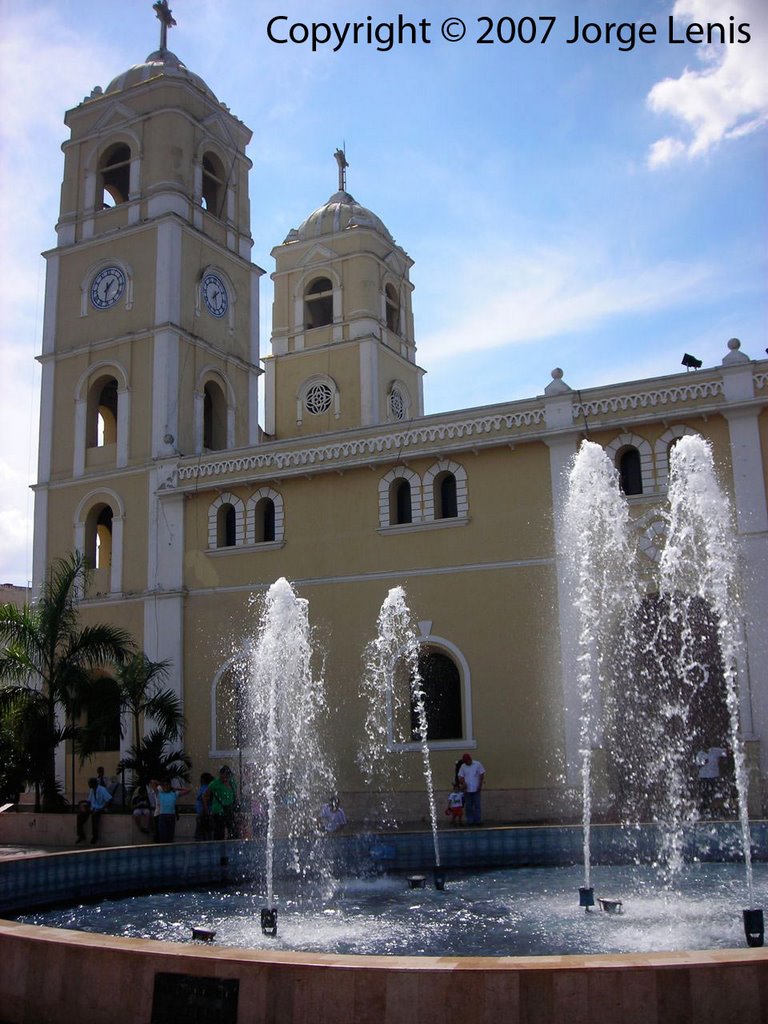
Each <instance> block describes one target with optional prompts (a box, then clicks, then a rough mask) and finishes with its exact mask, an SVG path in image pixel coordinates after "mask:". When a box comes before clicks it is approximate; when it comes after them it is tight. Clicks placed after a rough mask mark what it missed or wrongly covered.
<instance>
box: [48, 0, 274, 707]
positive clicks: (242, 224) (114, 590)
mask: <svg viewBox="0 0 768 1024" xmlns="http://www.w3.org/2000/svg"><path fill="white" fill-rule="evenodd" d="M154 10H155V13H156V14H157V17H158V18H159V19H160V46H159V48H158V49H157V50H155V51H154V52H152V53H151V54H150V55H149V56H148V57H147V58H146V60H145V61H143V62H142V63H140V64H137V65H135V66H134V67H131V68H129V69H128V70H127V71H125V72H124V73H123V74H121V75H118V76H117V77H116V78H115V79H114V80H113V81H112V82H110V83H109V85H107V87H106V88H104V89H102V88H100V87H96V88H94V89H93V91H92V92H91V93H90V95H88V96H86V97H85V99H84V100H83V101H82V102H81V103H80V104H78V105H77V106H76V107H75V108H74V109H72V110H69V111H68V112H67V114H66V116H65V123H66V124H67V126H68V128H69V130H70V137H69V139H68V140H67V141H66V142H65V143H64V145H63V147H62V148H63V151H64V180H63V184H62V189H61V207H60V214H59V220H58V223H57V227H56V231H57V245H56V247H55V248H54V249H52V250H51V251H49V252H47V253H45V254H44V255H45V259H46V261H47V277H46V295H45V314H44V327H43V344H42V354H41V356H40V357H39V358H40V362H41V364H42V402H41V420H40V449H39V463H38V483H37V486H36V501H35V560H34V576H35V582H36V585H39V583H40V581H41V580H42V578H43V576H44V574H45V572H46V569H47V567H48V565H49V564H50V563H51V561H52V560H53V559H54V558H56V557H58V556H61V555H65V554H67V553H69V552H71V551H72V550H73V549H77V550H80V551H82V552H84V553H85V555H86V556H87V557H88V559H89V561H90V562H91V564H92V566H93V567H94V572H93V580H92V585H91V590H90V592H89V593H88V594H87V595H85V596H86V597H88V598H89V599H90V601H109V602H111V603H112V605H113V607H112V608H111V610H110V615H111V617H112V618H113V619H114V618H115V617H116V616H117V615H118V614H119V615H121V616H122V614H123V613H122V611H120V609H125V610H126V611H125V624H126V625H128V626H129V627H130V628H131V630H132V632H133V633H134V635H136V637H137V640H139V642H140V643H141V644H142V646H143V649H144V650H145V651H146V652H147V653H148V654H149V656H150V657H152V658H156V659H160V658H168V659H170V660H171V661H172V662H173V665H174V672H179V673H180V672H181V667H180V666H181V665H182V662H183V659H182V643H183V640H182V636H183V605H184V596H183V577H182V570H183V549H184V526H185V523H184V502H183V498H182V497H181V496H180V495H175V494H167V493H165V494H164V489H167V482H168V481H169V480H170V479H171V478H172V477H173V474H174V472H175V467H176V463H177V461H178V459H179V458H180V457H181V456H189V455H193V456H194V455H196V454H202V453H203V452H204V451H206V450H211V449H220V450H226V449H231V448H234V447H236V446H238V447H244V446H247V445H253V444H256V443H257V442H258V440H259V427H258V399H257V395H258V388H257V385H258V376H259V374H260V373H261V370H260V369H259V338H258V322H259V316H258V314H259V297H258V286H259V278H260V276H261V274H262V273H263V271H261V270H260V269H259V268H258V267H257V266H255V265H254V264H253V263H252V262H251V260H250V253H251V247H252V239H251V233H250V207H249V197H248V171H249V169H250V166H251V163H250V160H249V159H248V157H247V156H246V152H245V149H246V146H247V144H248V142H249V140H250V138H251V132H250V130H249V129H248V128H247V127H246V126H245V125H244V124H243V123H242V122H241V121H239V120H238V118H237V117H235V116H234V114H232V113H231V111H230V110H229V109H228V108H227V107H226V106H225V105H224V104H223V103H221V102H219V100H218V99H217V98H216V96H215V95H214V93H213V92H212V90H211V89H210V88H209V86H208V85H207V84H206V83H205V82H204V81H203V80H202V78H200V77H199V76H198V75H196V74H194V73H193V72H191V71H190V70H189V69H188V68H187V67H186V66H185V65H184V64H183V62H182V61H181V60H180V59H179V58H178V57H177V56H176V55H175V54H174V53H172V52H171V51H170V50H169V49H168V45H167V36H168V31H169V29H171V28H172V27H173V26H174V25H175V21H174V20H173V17H172V15H171V11H170V9H169V7H168V3H167V0H158V2H157V3H155V4H154ZM118 602H119V603H118ZM175 685H176V686H177V687H178V689H179V693H181V692H182V689H181V680H180V678H178V679H176V680H175Z"/></svg>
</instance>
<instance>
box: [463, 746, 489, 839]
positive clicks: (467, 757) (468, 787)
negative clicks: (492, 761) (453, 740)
mask: <svg viewBox="0 0 768 1024" xmlns="http://www.w3.org/2000/svg"><path fill="white" fill-rule="evenodd" d="M462 761H463V762H464V764H463V765H462V766H461V768H459V785H460V786H461V788H462V790H463V792H464V813H465V815H466V820H467V824H468V825H480V824H481V819H482V811H481V807H480V793H481V791H482V788H483V780H484V779H485V768H484V767H483V766H482V764H480V762H479V761H475V760H474V759H473V758H472V755H471V754H464V756H463V757H462Z"/></svg>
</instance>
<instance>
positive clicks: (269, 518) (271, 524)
mask: <svg viewBox="0 0 768 1024" xmlns="http://www.w3.org/2000/svg"><path fill="white" fill-rule="evenodd" d="M274 539H275V503H274V501H273V500H272V499H271V498H261V500H260V501H259V502H258V503H257V505H256V508H255V509H254V542H255V543H256V544H266V543H269V542H270V541H273V540H274Z"/></svg>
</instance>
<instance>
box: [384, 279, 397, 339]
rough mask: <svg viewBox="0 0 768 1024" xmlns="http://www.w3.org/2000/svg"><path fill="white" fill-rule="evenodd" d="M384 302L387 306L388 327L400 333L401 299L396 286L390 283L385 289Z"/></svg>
mask: <svg viewBox="0 0 768 1024" xmlns="http://www.w3.org/2000/svg"><path fill="white" fill-rule="evenodd" d="M384 303H385V306H386V315H387V328H388V329H389V330H390V331H393V332H394V333H395V334H399V333H400V299H399V298H398V295H397V291H396V290H395V286H394V285H392V284H388V285H387V286H386V288H385V289H384Z"/></svg>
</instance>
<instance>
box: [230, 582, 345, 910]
mask: <svg viewBox="0 0 768 1024" xmlns="http://www.w3.org/2000/svg"><path fill="white" fill-rule="evenodd" d="M312 660H313V649H312V638H311V630H310V627H309V607H308V602H307V601H306V600H304V599H302V598H299V597H297V596H296V594H295V593H294V591H293V588H292V587H291V585H290V584H289V583H288V582H287V580H285V579H279V580H277V582H276V583H273V584H272V586H271V587H270V588H269V591H268V592H267V595H266V598H265V600H264V604H263V607H262V611H261V616H260V620H259V625H258V631H257V635H256V637H255V640H254V642H253V646H252V649H251V656H250V680H249V685H248V688H247V698H248V700H247V704H248V717H249V724H250V732H251V738H252V746H253V750H254V754H255V763H256V768H257V771H258V773H259V776H260V777H261V778H262V779H263V789H264V797H265V802H266V808H267V834H266V889H267V901H268V903H269V906H270V907H272V906H273V905H274V860H275V842H276V837H277V834H278V828H279V831H280V835H281V838H285V840H286V849H287V859H288V864H287V865H286V866H287V867H288V868H289V870H291V871H292V872H294V873H296V874H299V875H301V874H304V873H306V872H307V870H308V869H309V868H310V867H311V866H313V865H315V864H316V862H317V856H318V843H319V836H318V830H317V824H316V822H317V812H318V809H319V807H320V805H321V803H322V802H323V801H324V800H325V799H327V797H328V794H329V793H334V792H335V780H334V777H333V771H332V769H331V767H330V765H329V761H328V758H327V757H326V755H325V751H324V750H323V749H322V744H321V739H320V736H321V729H320V725H321V720H322V717H323V714H324V712H325V710H326V699H325V685H324V681H323V679H322V677H316V676H315V675H314V674H313V668H312Z"/></svg>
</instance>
